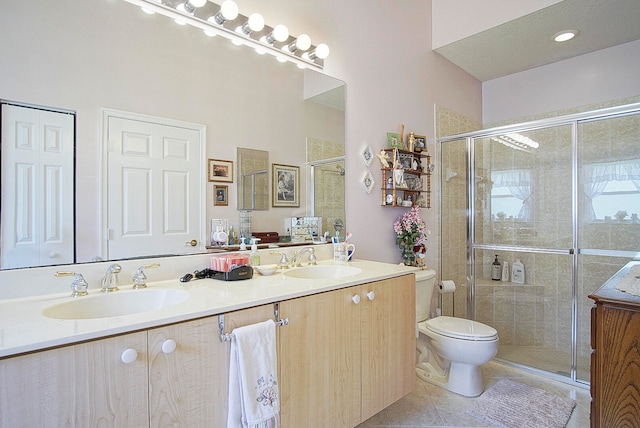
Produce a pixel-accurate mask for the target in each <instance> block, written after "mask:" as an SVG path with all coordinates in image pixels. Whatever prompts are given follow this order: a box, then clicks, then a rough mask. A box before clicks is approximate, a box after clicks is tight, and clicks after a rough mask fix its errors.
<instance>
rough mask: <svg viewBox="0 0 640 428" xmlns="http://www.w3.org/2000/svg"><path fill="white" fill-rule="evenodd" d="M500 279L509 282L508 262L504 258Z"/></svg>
mask: <svg viewBox="0 0 640 428" xmlns="http://www.w3.org/2000/svg"><path fill="white" fill-rule="evenodd" d="M502 281H503V282H509V262H508V261H506V260H505V261H503V262H502Z"/></svg>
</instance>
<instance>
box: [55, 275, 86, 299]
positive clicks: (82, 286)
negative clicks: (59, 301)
mask: <svg viewBox="0 0 640 428" xmlns="http://www.w3.org/2000/svg"><path fill="white" fill-rule="evenodd" d="M55 275H56V276H74V277H75V278H74V280H73V282H72V283H71V297H79V296H86V295H87V294H89V293H88V292H87V289H88V288H89V283H88V282H87V281H86V280H85V279H84V277H83V276H82V274H81V273H78V272H56V273H55Z"/></svg>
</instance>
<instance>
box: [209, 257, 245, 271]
mask: <svg viewBox="0 0 640 428" xmlns="http://www.w3.org/2000/svg"><path fill="white" fill-rule="evenodd" d="M248 264H249V256H248V255H247V254H240V253H228V254H221V255H219V256H212V257H211V269H212V270H215V271H218V272H229V271H230V270H231V269H232V268H234V267H235V266H242V265H248Z"/></svg>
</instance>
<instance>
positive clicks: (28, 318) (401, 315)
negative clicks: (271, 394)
mask: <svg viewBox="0 0 640 428" xmlns="http://www.w3.org/2000/svg"><path fill="white" fill-rule="evenodd" d="M332 263H333V262H321V264H327V265H331V264H332ZM349 265H350V266H353V267H357V268H359V269H361V272H360V273H358V274H356V275H352V276H348V277H344V278H339V279H335V278H320V279H299V278H294V277H292V276H287V275H285V274H282V273H279V274H276V275H273V276H267V277H262V276H256V277H254V278H253V279H251V280H245V281H236V282H225V281H217V280H213V279H204V280H198V281H193V282H191V283H187V284H181V283H180V282H178V281H177V280H167V281H159V282H157V283H150V284H149V288H150V289H153V288H163V287H164V288H171V289H175V288H182V289H186V290H187V291H188V292H189V294H190V297H189V299H187V300H186V301H185V302H182V303H180V304H177V305H174V306H171V307H167V308H164V309H160V310H156V311H150V312H145V313H139V314H131V315H124V316H117V317H111V318H100V319H82V320H59V319H51V318H47V317H45V316H43V315H42V310H43V308H45V307H48V306H50V305H51V304H52V303H54V302H59V301H67V300H69V299H71V298H70V297H68V294H67V293H65V295H64V296H62V295H51V296H37V297H33V298H28V299H20V311H15V310H14V311H10V310H8V307H9V306H8V305H11V304H12V301H11V300H4V301H0V306H1V308H0V314H2V315H0V320H1V321H2V323H1V324H0V325H1V326H2V327H0V338H1V340H0V352H1V354H0V355H2V356H1V357H0V427H21V426H24V427H27V426H44V425H48V426H77V427H84V426H98V425H100V426H166V425H172V426H214V427H224V426H226V415H227V396H228V383H229V379H228V367H229V348H230V344H229V342H227V341H222V340H221V338H220V333H221V332H220V328H219V327H220V325H219V323H220V321H221V318H220V317H219V316H218V315H219V314H223V315H224V318H223V320H224V332H226V333H230V332H231V331H232V330H233V329H234V328H235V327H238V326H242V325H248V324H252V323H256V322H260V321H264V320H266V319H270V318H274V309H275V308H276V307H277V309H278V311H277V314H276V315H277V316H278V317H279V318H280V319H284V318H287V319H288V325H284V326H282V327H278V328H277V353H278V364H279V373H278V377H279V384H280V403H281V419H282V426H283V427H300V426H306V427H314V426H316V427H326V426H332V427H352V426H355V425H357V424H359V423H360V422H362V421H364V420H366V419H367V418H369V417H370V416H372V415H373V414H375V413H377V412H379V411H380V410H382V409H384V408H385V407H387V406H388V405H390V404H391V403H393V402H394V401H396V400H398V399H399V398H401V397H403V396H404V395H406V394H408V393H409V392H410V391H411V390H412V389H413V382H414V374H413V371H414V358H415V357H414V353H415V313H414V311H413V310H412V311H408V310H407V307H413V306H414V305H415V279H414V274H413V273H412V272H411V271H410V270H409V269H408V268H405V267H402V266H397V265H389V264H384V263H376V262H367V261H354V262H351V263H349ZM121 288H124V287H121ZM145 291H148V290H134V291H131V290H122V291H118V292H116V293H114V294H117V293H126V292H129V293H138V292H139V293H144V292H145ZM95 293H96V290H90V294H95ZM90 297H91V296H90ZM98 298H99V297H98ZM76 299H78V300H80V299H82V297H80V298H76ZM14 303H15V302H14ZM275 304H277V306H276V305H275ZM14 306H15V305H14ZM1 309H7V311H2V310H1ZM18 312H19V313H18ZM7 317H13V320H11V319H8V318H7ZM21 317H22V318H21ZM20 318H21V319H20ZM45 421H46V423H45Z"/></svg>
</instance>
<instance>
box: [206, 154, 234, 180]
mask: <svg viewBox="0 0 640 428" xmlns="http://www.w3.org/2000/svg"><path fill="white" fill-rule="evenodd" d="M208 171H209V181H223V182H225V183H233V161H228V160H221V159H209V169H208Z"/></svg>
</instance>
